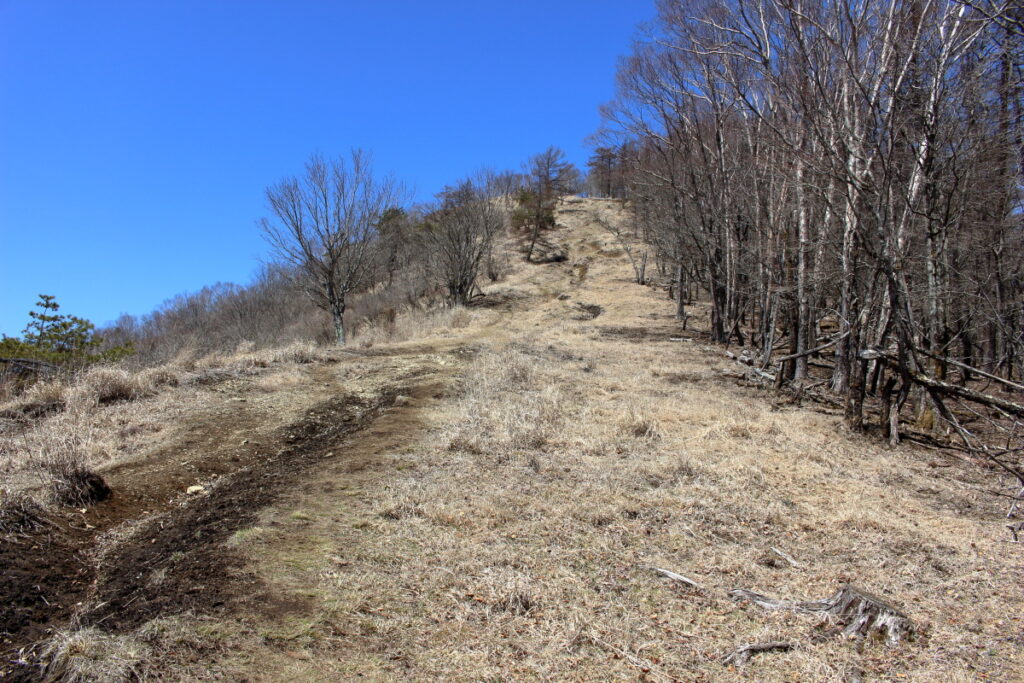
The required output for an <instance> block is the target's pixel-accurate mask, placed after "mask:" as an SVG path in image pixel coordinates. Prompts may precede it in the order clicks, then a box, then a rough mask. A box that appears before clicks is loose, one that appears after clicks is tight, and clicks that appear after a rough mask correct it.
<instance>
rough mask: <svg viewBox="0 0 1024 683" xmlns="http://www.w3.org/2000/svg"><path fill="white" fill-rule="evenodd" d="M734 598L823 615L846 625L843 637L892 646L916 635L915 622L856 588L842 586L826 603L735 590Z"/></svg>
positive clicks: (760, 604)
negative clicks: (880, 641) (876, 639)
mask: <svg viewBox="0 0 1024 683" xmlns="http://www.w3.org/2000/svg"><path fill="white" fill-rule="evenodd" d="M729 595H731V596H732V597H733V598H737V599H742V600H749V601H751V602H753V603H754V604H756V605H758V606H760V607H763V608H765V609H773V610H774V609H785V610H791V611H794V612H803V613H822V614H824V615H825V616H826V617H827V618H829V619H830V620H833V621H836V622H837V623H840V624H844V628H843V635H845V636H850V637H852V636H861V637H866V636H870V635H877V636H879V637H883V638H885V641H886V643H887V644H889V645H890V646H893V645H897V644H899V642H900V641H901V640H905V639H909V638H912V637H913V636H914V634H915V632H916V629H915V627H914V623H913V622H912V621H911V620H910V617H908V616H907V615H906V614H904V613H903V612H901V611H900V610H898V609H897V608H896V607H894V606H893V605H891V604H889V603H888V602H886V601H885V600H883V599H882V598H880V597H878V596H877V595H872V594H871V593H868V592H867V591H863V590H861V589H859V588H855V587H853V586H849V585H847V586H843V587H842V588H841V589H839V591H838V592H836V594H835V595H833V596H832V597H831V598H828V599H827V600H816V601H808V602H802V601H797V602H793V601H789V600H776V599H775V598H769V597H768V596H765V595H761V594H760V593H755V592H753V591H748V590H744V589H736V590H733V591H729Z"/></svg>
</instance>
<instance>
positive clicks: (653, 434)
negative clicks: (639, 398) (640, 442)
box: [619, 401, 662, 440]
mask: <svg viewBox="0 0 1024 683" xmlns="http://www.w3.org/2000/svg"><path fill="white" fill-rule="evenodd" d="M619 427H620V429H621V430H622V432H623V433H624V434H625V435H627V436H632V437H635V438H638V439H651V440H653V439H659V438H661V436H662V431H661V425H660V423H659V422H658V419H657V418H656V417H655V416H654V411H653V410H652V409H651V407H650V405H648V404H644V403H639V402H635V401H634V402H630V403H629V405H628V406H627V407H626V412H625V415H623V416H622V419H621V420H620V421H619Z"/></svg>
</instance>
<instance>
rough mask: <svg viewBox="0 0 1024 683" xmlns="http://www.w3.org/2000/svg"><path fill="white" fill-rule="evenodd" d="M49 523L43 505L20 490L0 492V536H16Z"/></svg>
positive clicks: (41, 527) (36, 529)
mask: <svg viewBox="0 0 1024 683" xmlns="http://www.w3.org/2000/svg"><path fill="white" fill-rule="evenodd" d="M48 525H49V521H48V520H47V517H46V511H45V510H44V509H43V506H42V505H40V504H39V503H38V501H36V500H35V499H34V498H32V497H31V496H28V495H25V494H24V493H20V492H15V493H11V492H6V491H3V492H0V537H4V538H16V537H18V536H23V535H25V534H30V533H32V532H34V531H38V530H40V529H43V528H45V527H46V526H48Z"/></svg>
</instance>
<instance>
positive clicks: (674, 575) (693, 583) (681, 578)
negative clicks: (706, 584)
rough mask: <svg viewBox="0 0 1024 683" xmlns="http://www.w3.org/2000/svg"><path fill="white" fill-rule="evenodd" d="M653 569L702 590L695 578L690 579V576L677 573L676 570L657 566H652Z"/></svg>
mask: <svg viewBox="0 0 1024 683" xmlns="http://www.w3.org/2000/svg"><path fill="white" fill-rule="evenodd" d="M651 569H653V570H654V571H656V572H658V573H659V574H661V575H662V576H667V577H668V578H670V579H672V580H673V581H678V582H679V583H683V584H686V585H687V586H689V587H690V588H696V589H697V590H702V589H701V587H700V584H699V583H697V582H696V581H694V580H693V579H689V578H687V577H685V576H683V575H682V574H676V573H675V572H673V571H669V570H668V569H658V568H657V567H651Z"/></svg>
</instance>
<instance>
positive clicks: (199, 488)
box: [185, 484, 206, 496]
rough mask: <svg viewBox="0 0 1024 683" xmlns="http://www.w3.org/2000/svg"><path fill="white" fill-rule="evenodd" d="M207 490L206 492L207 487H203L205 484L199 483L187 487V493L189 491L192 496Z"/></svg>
mask: <svg viewBox="0 0 1024 683" xmlns="http://www.w3.org/2000/svg"><path fill="white" fill-rule="evenodd" d="M205 492H206V488H205V487H203V486H200V485H199V484H196V485H194V486H189V487H188V488H187V489H185V493H187V494H188V495H190V496H194V495H196V494H199V493H205Z"/></svg>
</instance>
